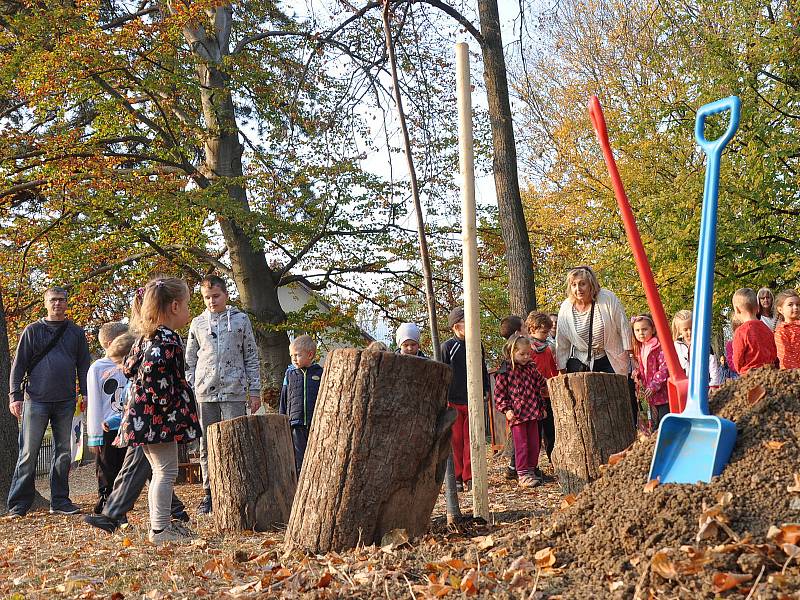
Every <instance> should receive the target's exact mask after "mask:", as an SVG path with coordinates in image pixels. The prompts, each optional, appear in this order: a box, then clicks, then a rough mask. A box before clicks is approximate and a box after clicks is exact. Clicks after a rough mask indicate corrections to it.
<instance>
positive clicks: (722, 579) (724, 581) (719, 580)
mask: <svg viewBox="0 0 800 600" xmlns="http://www.w3.org/2000/svg"><path fill="white" fill-rule="evenodd" d="M752 578H753V576H752V575H751V574H750V573H744V574H739V573H715V574H714V576H713V577H712V578H711V583H713V584H714V592H715V593H717V594H719V593H721V592H727V591H728V590H732V589H733V588H735V587H736V586H738V585H739V584H740V583H744V582H746V581H750V580H751V579H752Z"/></svg>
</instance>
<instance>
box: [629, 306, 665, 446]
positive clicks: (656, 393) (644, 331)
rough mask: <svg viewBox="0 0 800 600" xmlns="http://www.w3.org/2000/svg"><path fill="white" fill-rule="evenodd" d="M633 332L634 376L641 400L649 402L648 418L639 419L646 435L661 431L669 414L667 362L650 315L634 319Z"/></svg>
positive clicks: (632, 320) (632, 322)
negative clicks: (659, 428)
mask: <svg viewBox="0 0 800 600" xmlns="http://www.w3.org/2000/svg"><path fill="white" fill-rule="evenodd" d="M631 328H632V329H633V340H632V342H633V355H634V358H635V359H636V362H637V365H638V366H637V367H636V371H635V374H634V377H635V379H636V382H637V383H638V387H639V392H640V393H641V396H642V399H643V400H644V401H645V402H646V403H647V408H646V418H644V419H643V418H641V417H640V418H639V429H640V430H641V431H643V432H644V433H646V434H650V433H652V432H653V431H656V430H658V426H659V424H660V423H661V419H663V418H664V417H665V416H666V415H667V413H669V397H668V395H667V379H669V371H668V370H667V359H666V358H664V350H663V349H662V348H661V343H660V342H659V340H658V337H657V335H656V325H655V323H654V322H653V319H652V317H651V316H650V315H639V316H636V317H633V318H632V319H631Z"/></svg>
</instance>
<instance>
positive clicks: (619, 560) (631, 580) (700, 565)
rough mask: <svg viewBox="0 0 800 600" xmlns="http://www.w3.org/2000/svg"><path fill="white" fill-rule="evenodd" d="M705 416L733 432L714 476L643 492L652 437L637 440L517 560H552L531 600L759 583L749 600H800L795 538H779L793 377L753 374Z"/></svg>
mask: <svg viewBox="0 0 800 600" xmlns="http://www.w3.org/2000/svg"><path fill="white" fill-rule="evenodd" d="M711 409H712V412H714V414H718V415H719V416H722V417H725V418H727V419H730V420H732V421H734V422H735V423H736V426H737V430H738V437H737V442H736V446H735V448H734V450H733V454H732V456H731V460H730V463H729V465H728V467H727V468H726V469H725V470H724V471H723V473H722V474H721V475H720V476H719V477H716V478H714V480H713V481H712V482H711V483H710V484H696V485H676V484H668V485H658V486H656V487H654V488H653V486H652V484H651V485H648V486H646V485H645V484H646V481H647V476H648V471H649V468H650V461H651V458H652V455H653V448H654V444H655V436H653V437H651V438H647V439H641V440H639V441H638V442H637V443H636V444H635V445H634V446H633V448H631V449H630V450H629V451H628V452H627V454H626V456H625V458H624V459H623V460H622V461H621V462H619V463H617V464H616V465H614V466H613V467H610V468H609V469H608V471H607V472H606V474H605V475H604V476H603V477H602V478H601V479H600V480H598V481H596V482H595V483H593V484H592V485H590V486H588V487H587V488H585V489H584V491H583V492H581V494H579V495H578V497H577V499H576V500H575V502H574V504H572V505H571V506H569V507H568V508H566V509H564V510H562V511H561V512H560V513H559V514H558V515H557V516H556V517H555V518H554V520H553V521H552V524H551V525H550V527H549V528H548V529H547V530H545V531H544V532H542V534H541V535H538V536H532V539H531V540H530V541H529V542H527V548H526V554H527V555H528V556H530V557H532V556H534V555H535V553H536V552H537V551H540V550H543V549H544V548H547V547H549V548H552V550H553V552H554V553H555V555H556V557H557V561H556V563H555V567H556V568H554V569H550V573H549V574H551V575H553V576H552V577H545V578H543V579H541V580H540V581H538V582H537V585H538V589H539V590H541V591H543V592H545V594H548V593H561V594H563V597H564V598H589V597H603V598H609V597H613V598H631V597H634V596H638V597H641V598H650V597H656V598H659V597H675V596H678V597H682V598H706V597H709V598H714V597H719V595H720V594H722V593H724V592H727V589H732V590H733V591H732V592H728V593H730V594H733V595H734V596H735V595H738V594H739V593H744V594H747V593H748V592H749V590H750V588H752V587H753V586H754V585H755V584H756V582H758V588H757V589H756V590H755V592H756V593H754V594H753V596H752V597H753V598H765V599H766V598H800V595H798V594H800V593H798V592H797V590H798V589H800V568H799V567H798V561H800V548H798V546H800V526H796V527H791V526H790V527H785V525H786V524H789V523H800V370H793V371H776V370H772V369H759V370H756V371H753V372H751V373H749V374H748V375H747V376H746V377H744V378H742V379H739V380H736V381H731V382H728V383H726V385H725V386H723V387H722V388H721V389H720V390H719V391H718V392H717V393H716V394H714V396H713V397H712V399H711ZM703 524H705V527H704V528H703V527H702V526H703ZM771 528H772V530H771ZM701 529H703V531H702V532H701ZM795 553H797V554H798V555H797V556H796V557H795V558H794V559H792V558H791V557H792V555H794V554H795ZM539 556H542V553H540V555H539ZM787 563H788V565H787ZM762 567H763V568H762ZM782 570H783V574H781V571H782ZM547 574H548V572H547V569H543V570H542V575H547ZM735 583H737V585H734V584H735ZM737 590H738V591H737Z"/></svg>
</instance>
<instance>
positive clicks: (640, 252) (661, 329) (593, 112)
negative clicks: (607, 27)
mask: <svg viewBox="0 0 800 600" xmlns="http://www.w3.org/2000/svg"><path fill="white" fill-rule="evenodd" d="M589 116H590V117H591V119H592V125H594V131H595V133H596V134H597V140H598V141H599V142H600V147H601V148H602V150H603V157H604V158H605V161H606V167H608V173H609V175H610V176H611V184H612V186H613V187H614V195H615V196H616V198H617V204H618V205H619V210H620V212H621V213H622V222H623V224H624V225H625V234H626V235H627V236H628V243H630V245H631V250H632V251H633V258H634V260H635V261H636V268H637V270H638V271H639V277H640V278H641V280H642V283H643V285H644V294H645V296H646V297H647V304H648V305H649V306H650V311H651V312H652V313H653V321H654V322H655V325H656V333H658V338H659V340H660V341H661V347H662V348H663V349H664V356H665V358H666V359H667V368H668V369H669V385H668V388H667V389H668V392H669V409H670V412H674V413H677V412H682V411H683V407H684V406H685V405H686V394H687V391H688V385H689V383H688V380H687V379H686V374H685V373H684V372H683V367H681V363H680V362H679V361H678V355H677V353H676V352H675V345H674V344H673V342H672V335H671V332H670V327H669V323H668V322H667V315H666V313H665V312H664V305H663V304H661V297H660V296H659V295H658V288H657V287H656V282H655V279H654V278H653V271H652V269H651V268H650V263H649V262H648V260H647V255H646V254H645V252H644V246H643V245H642V238H641V237H640V236H639V230H638V229H637V227H636V221H635V220H634V218H633V211H632V210H631V205H630V202H628V196H627V195H626V194H625V188H624V187H623V185H622V179H620V176H619V171H617V164H616V162H614V154H613V153H612V152H611V144H609V142H608V131H607V130H606V120H605V117H604V116H603V109H602V108H601V107H600V101H599V100H598V99H597V96H592V98H591V100H590V101H589Z"/></svg>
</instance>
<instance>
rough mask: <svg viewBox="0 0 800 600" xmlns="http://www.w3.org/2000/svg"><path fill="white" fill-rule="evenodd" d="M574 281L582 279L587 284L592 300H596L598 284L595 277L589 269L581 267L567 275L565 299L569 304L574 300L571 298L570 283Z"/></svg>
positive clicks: (571, 270) (598, 289) (598, 290)
mask: <svg viewBox="0 0 800 600" xmlns="http://www.w3.org/2000/svg"><path fill="white" fill-rule="evenodd" d="M576 279H584V280H585V281H588V282H589V290H590V291H591V293H592V300H597V294H599V293H600V282H598V281H597V276H596V275H595V274H594V271H592V268H591V267H587V266H582V267H575V268H574V269H570V270H569V272H568V273H567V298H569V300H570V302H574V301H575V298H574V297H573V296H572V283H573V282H574V281H575V280H576Z"/></svg>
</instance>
